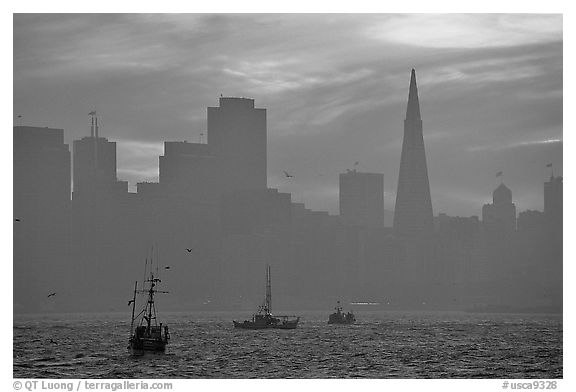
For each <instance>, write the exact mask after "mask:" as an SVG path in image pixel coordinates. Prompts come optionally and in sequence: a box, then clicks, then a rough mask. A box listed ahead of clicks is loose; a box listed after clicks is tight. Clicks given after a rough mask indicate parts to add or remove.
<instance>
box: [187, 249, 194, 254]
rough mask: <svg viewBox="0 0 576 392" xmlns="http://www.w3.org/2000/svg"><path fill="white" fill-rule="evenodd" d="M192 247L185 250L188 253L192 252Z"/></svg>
mask: <svg viewBox="0 0 576 392" xmlns="http://www.w3.org/2000/svg"><path fill="white" fill-rule="evenodd" d="M192 249H194V248H186V250H187V251H188V253H190V252H192Z"/></svg>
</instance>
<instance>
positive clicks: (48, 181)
mask: <svg viewBox="0 0 576 392" xmlns="http://www.w3.org/2000/svg"><path fill="white" fill-rule="evenodd" d="M69 202H70V150H69V148H68V145H67V144H64V130H63V129H54V128H47V127H46V128H40V127H26V126H17V127H14V212H15V214H16V215H18V214H22V213H25V212H26V211H27V210H29V209H30V208H42V209H43V210H47V209H46V208H45V206H46V205H49V206H51V207H53V208H58V206H63V205H65V204H68V203H69ZM20 206H22V207H20ZM24 206H25V207H24Z"/></svg>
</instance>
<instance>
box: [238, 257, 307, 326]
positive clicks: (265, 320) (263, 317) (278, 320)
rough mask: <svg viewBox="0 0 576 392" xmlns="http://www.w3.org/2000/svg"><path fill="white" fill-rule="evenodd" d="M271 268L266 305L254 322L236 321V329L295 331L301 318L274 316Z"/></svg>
mask: <svg viewBox="0 0 576 392" xmlns="http://www.w3.org/2000/svg"><path fill="white" fill-rule="evenodd" d="M270 280H271V278H270V266H269V265H268V266H266V298H265V300H264V305H262V306H260V308H259V309H258V313H256V314H254V315H253V316H252V320H245V321H243V322H240V321H236V320H234V321H233V323H234V328H241V329H266V328H274V329H295V328H296V327H297V326H298V321H300V317H296V316H283V315H282V316H274V315H272V285H271V282H270Z"/></svg>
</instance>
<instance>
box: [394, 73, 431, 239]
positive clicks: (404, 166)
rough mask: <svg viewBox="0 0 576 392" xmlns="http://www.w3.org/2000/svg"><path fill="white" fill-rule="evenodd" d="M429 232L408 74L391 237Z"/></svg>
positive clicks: (414, 96) (416, 106)
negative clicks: (407, 91)
mask: <svg viewBox="0 0 576 392" xmlns="http://www.w3.org/2000/svg"><path fill="white" fill-rule="evenodd" d="M433 228H434V223H433V214H432V201H431V198H430V184H429V182H428V168H427V166H426V153H425V150H424V137H423V134H422V118H421V117H420V103H419V102H418V87H417V86H416V71H415V70H412V75H411V78H410V90H409V93H408V106H407V108H406V119H405V120H404V141H403V143H402V156H401V159H400V172H399V175H398V188H397V192H396V206H395V210H394V234H395V235H397V236H399V237H405V238H419V237H426V236H429V235H430V234H432V232H433Z"/></svg>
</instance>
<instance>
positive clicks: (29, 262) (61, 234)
mask: <svg viewBox="0 0 576 392" xmlns="http://www.w3.org/2000/svg"><path fill="white" fill-rule="evenodd" d="M13 143H14V149H13V154H14V155H13V163H14V166H13V170H14V171H13V181H14V182H13V186H14V188H13V197H14V198H13V209H14V218H15V219H18V221H15V222H14V279H13V280H14V309H15V310H16V311H20V310H22V309H25V310H28V311H30V310H36V311H39V310H49V306H50V303H47V302H43V301H42V299H44V298H45V297H46V294H47V292H49V290H53V289H54V288H55V287H58V285H60V284H61V283H62V282H63V281H64V280H66V273H65V271H66V269H65V268H66V262H67V261H68V259H69V254H68V252H69V229H70V227H69V207H70V151H69V148H68V145H67V144H64V131H63V130H62V129H54V128H47V127H46V128H39V127H28V126H17V127H14V138H13Z"/></svg>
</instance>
